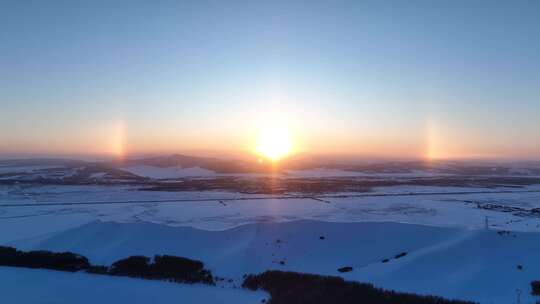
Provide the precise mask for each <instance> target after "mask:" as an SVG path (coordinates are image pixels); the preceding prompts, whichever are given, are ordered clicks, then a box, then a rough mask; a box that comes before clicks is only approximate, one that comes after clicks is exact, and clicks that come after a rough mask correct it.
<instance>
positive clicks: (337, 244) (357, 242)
mask: <svg viewBox="0 0 540 304" xmlns="http://www.w3.org/2000/svg"><path fill="white" fill-rule="evenodd" d="M538 190H540V187H538V186H530V187H525V188H519V189H515V188H504V187H502V188H501V187H499V188H490V189H485V188H478V189H475V188H459V187H420V186H415V187H410V186H399V187H381V188H377V189H375V190H374V192H373V193H365V194H362V193H357V194H356V195H358V196H345V197H325V196H316V197H309V196H305V197H278V196H264V195H246V194H239V193H224V192H208V191H207V192H159V191H138V190H135V189H134V188H132V187H129V186H42V187H34V186H26V185H16V186H9V187H8V186H0V245H11V246H15V247H17V248H20V249H24V250H31V249H47V250H54V251H65V250H69V251H73V252H77V253H80V254H83V255H85V256H87V257H89V258H90V260H91V261H92V262H93V263H95V264H106V265H108V264H110V263H112V262H114V261H116V260H118V259H121V258H125V257H127V256H129V255H135V254H142V255H147V256H151V255H154V254H172V255H178V256H185V257H189V258H193V259H197V260H201V261H203V262H204V263H205V265H206V267H208V268H209V269H210V270H211V271H212V272H213V273H214V274H215V275H217V276H222V277H226V278H231V279H233V283H232V284H230V285H227V286H224V287H225V288H224V289H225V290H232V291H231V292H237V290H236V289H232V286H233V285H236V286H239V285H240V284H241V281H242V276H243V275H244V274H245V273H258V272H262V271H265V270H268V269H281V270H291V271H302V272H310V273H317V274H329V275H340V276H342V277H344V278H346V279H348V280H357V281H362V282H372V283H374V284H375V285H376V286H379V287H383V288H388V289H396V290H400V291H408V292H415V293H423V294H433V295H438V296H443V297H447V298H458V299H466V300H474V301H478V302H480V303H513V302H514V301H515V299H516V290H517V289H519V290H521V291H522V294H521V297H522V303H533V298H532V296H531V295H530V285H529V283H530V281H532V280H539V279H540V262H538V261H537V260H538V259H537V253H538V252H539V250H540V233H539V232H540V218H539V217H536V216H522V215H519V214H515V213H512V212H500V211H490V210H484V209H479V208H477V207H476V203H494V204H499V205H501V206H507V207H519V208H524V209H532V208H538V207H540V193H539V192H534V191H538ZM507 191H512V192H507ZM465 192H481V193H469V194H467V193H465ZM373 195H380V196H373ZM234 199H241V200H234ZM92 202H93V203H99V204H87V203H92ZM50 204H58V205H50ZM2 205H4V206H2ZM486 216H487V217H488V227H489V229H485V220H486ZM502 231H508V232H505V233H498V232H502ZM320 236H324V240H321V239H320ZM401 252H407V255H406V256H404V257H402V258H399V259H395V258H393V257H395V256H396V255H397V254H399V253H401ZM386 258H388V259H390V261H389V262H388V263H382V260H383V259H386ZM280 262H283V265H282V264H281V263H280ZM518 265H522V267H523V269H522V270H519V269H518V267H517V266H518ZM343 266H351V267H353V268H354V270H353V271H352V272H350V273H345V274H341V273H339V272H337V269H338V268H339V267H343ZM13 273H16V274H19V273H20V274H21V276H20V280H19V281H18V282H19V285H20V286H30V287H32V288H34V290H35V292H36V294H40V292H41V293H43V292H47V290H46V288H45V287H41V286H38V285H39V284H38V283H37V282H40V281H47V283H48V282H49V281H48V278H50V282H51V284H53V285H50V286H52V287H50V289H51V290H54V289H55V288H60V287H58V286H61V285H62V284H61V282H64V280H67V279H64V278H72V279H71V280H70V281H73V282H74V283H72V284H73V285H69V286H70V287H71V288H72V290H73V292H71V291H70V292H67V293H66V294H65V295H63V294H62V295H59V293H56V295H57V296H58V297H59V298H58V301H56V300H55V301H56V302H55V301H53V300H51V302H53V303H64V302H65V303H70V302H71V303H73V302H80V301H77V300H76V299H77V295H84V296H86V295H87V294H88V293H91V292H92V291H91V290H94V289H93V288H96V289H97V288H99V287H96V286H101V285H99V284H102V283H101V282H104V283H105V284H106V285H107V284H109V283H110V282H111V281H112V280H120V281H115V282H120V283H110V284H119V286H125V287H118V289H119V290H123V291H122V292H124V291H125V290H131V287H130V286H139V285H137V284H140V286H141V287H140V288H139V287H136V288H135V287H134V289H138V290H144V288H148V290H150V291H148V292H149V293H150V294H151V293H152V292H158V291H157V289H156V290H154V289H152V288H154V286H162V285H160V284H165V285H166V286H169V285H170V284H168V283H164V282H147V281H144V280H137V282H140V283H133V284H136V285H131V284H132V283H131V282H132V281H135V280H131V279H122V278H102V277H99V278H95V277H96V276H91V275H85V274H75V275H74V276H70V275H73V274H62V273H57V272H52V271H44V270H39V271H38V270H24V269H12V268H3V267H0V281H1V282H0V284H3V282H5V281H9V282H11V281H10V280H11V278H12V277H14V274H13ZM66 276H67V277H66ZM73 278H75V279H73ZM24 280H27V281H26V283H25V281H24ZM125 280H128V281H125ZM54 282H58V283H54ZM77 282H79V283H77ZM122 282H129V283H122ZM94 283H95V284H94ZM5 284H8V283H5ZM9 284H15V283H9ZM54 284H58V285H54ZM77 284H79V285H77ZM122 284H124V285H122ZM145 284H150V285H145ZM143 285H144V286H150V287H142V286H143ZM165 285H163V286H165ZM0 286H4V285H0ZM5 286H12V285H5ZM45 286H48V285H47V284H45ZM77 286H79V287H77ZM85 286H87V287H85ZM176 286H177V285H175V287H155V288H165V289H167V290H169V289H168V288H173V289H174V288H184V286H183V285H180V287H176ZM84 288H89V289H84ZM190 288H191V286H187V287H185V290H186V291H185V292H186V297H187V298H189V296H188V295H189V294H191V293H190V292H191V291H189V289H190ZM197 288H198V287H197ZM205 288H206V287H205ZM8 289H10V288H6V290H8ZM15 290H17V289H15ZM18 290H19V293H20V288H19V289H18ZM171 290H172V289H171ZM174 290H175V291H174V293H176V292H177V291H176V289H174ZM178 290H180V289H178ZM182 290H183V289H182ZM163 292H164V294H167V292H169V291H163ZM170 292H171V293H173V291H170ZM182 292H183V291H178V294H182ZM242 292H243V291H242ZM14 293H15V291H13V292H12V291H11V290H10V292H8V293H6V294H5V295H3V296H4V298H1V297H2V295H0V302H14V301H10V299H13V298H9V296H10V295H12V296H13V297H14V296H15V295H14ZM158 293H159V292H158ZM199 293H201V292H200V291H193V294H199ZM209 293H211V292H209ZM248 294H249V293H248ZM48 295H51V297H52V296H54V295H55V293H54V292H52V291H51V292H49V293H48ZM128 296H129V292H128V291H126V292H125V297H128ZM205 296H207V295H205ZM208 296H210V295H208ZM44 297H45V298H46V297H47V294H45V296H44ZM103 297H105V296H103ZM119 297H122V296H121V295H119ZM216 297H220V296H216ZM223 297H226V295H224V296H223ZM247 297H249V296H247ZM254 297H255V298H256V299H257V300H256V301H255V302H253V303H257V302H258V301H260V298H261V295H260V294H258V295H256V296H254ZM140 298H141V299H145V298H144V296H140ZM166 298H167V297H166V296H164V297H163V299H166ZM173 298H175V297H173ZM1 299H6V300H5V301H1ZM25 299H26V300H25ZM32 299H34V300H35V298H31V295H26V294H25V295H24V298H21V301H17V303H39V302H35V301H32ZM94 299H95V301H94V303H97V302H100V303H101V302H103V301H101V300H100V299H101V298H94ZM114 299H120V300H118V301H116V302H112V303H119V302H129V301H128V299H131V298H114ZM122 299H126V301H123V300H122ZM246 299H247V298H246ZM82 300H85V299H82ZM82 300H81V301H82ZM24 301H26V302H24ZM133 301H137V300H136V299H135V300H133ZM164 301H165V300H164ZM147 302H148V301H147ZM103 303H107V302H103ZM158 303H160V302H159V301H158ZM188 303H189V302H188ZM200 303H214V302H212V300H211V299H209V300H208V302H200ZM239 303H240V302H239Z"/></svg>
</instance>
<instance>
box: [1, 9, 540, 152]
mask: <svg viewBox="0 0 540 304" xmlns="http://www.w3.org/2000/svg"><path fill="white" fill-rule="evenodd" d="M539 117H540V2H539V1H479V0H471V1H459V0H457V1H428V0H426V1H420V0H418V1H359V0H357V1H318V0H310V1H279V0H278V1H234V0H231V1H205V0H199V1H136V0H133V1H55V0H51V1H25V0H22V1H9V0H6V1H0V154H20V155H27V154H43V155H45V154H46V155H63V154H85V155H89V154H103V155H113V156H115V155H116V156H122V155H131V154H138V153H139V154H141V153H186V152H187V153H190V152H192V153H197V151H199V152H201V153H202V151H214V152H219V151H223V153H226V152H227V153H229V152H235V151H238V152H246V151H247V152H250V151H255V150H256V146H257V141H258V137H259V136H260V134H261V132H263V131H261V130H268V129H270V130H272V129H275V128H279V129H280V130H286V132H287V134H288V135H287V136H288V137H289V138H290V141H291V145H292V147H293V148H294V149H293V150H294V153H308V154H319V155H349V156H359V157H397V158H409V157H410V158H426V157H427V158H505V159H507V158H511V159H514V158H515V159H539V158H540V119H539ZM280 132H281V131H280Z"/></svg>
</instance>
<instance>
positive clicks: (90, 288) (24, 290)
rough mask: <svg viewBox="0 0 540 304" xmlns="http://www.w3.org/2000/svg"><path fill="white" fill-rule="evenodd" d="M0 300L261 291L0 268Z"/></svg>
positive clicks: (233, 295)
mask: <svg viewBox="0 0 540 304" xmlns="http://www.w3.org/2000/svg"><path fill="white" fill-rule="evenodd" d="M0 286H2V292H0V303H18V304H36V303H54V304H62V303H65V304H71V303H79V304H96V303H104V304H107V303H110V304H119V303H130V304H137V303H141V304H148V303H155V304H161V303H186V304H191V303H192V304H198V303H209V304H218V303H239V304H241V303H250V304H253V303H260V301H261V300H262V299H265V298H267V297H268V296H267V295H266V294H265V293H262V292H251V291H247V290H242V289H232V288H218V287H210V286H204V285H183V284H174V283H167V282H162V281H150V280H139V279H131V278H124V277H110V276H100V275H92V274H86V273H66V272H59V271H52V270H36V269H24V268H11V267H0Z"/></svg>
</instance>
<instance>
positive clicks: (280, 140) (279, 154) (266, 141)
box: [257, 126, 292, 161]
mask: <svg viewBox="0 0 540 304" xmlns="http://www.w3.org/2000/svg"><path fill="white" fill-rule="evenodd" d="M258 141H259V142H258V145H257V153H259V154H261V155H263V156H265V157H267V158H269V159H271V160H272V161H276V160H279V159H281V158H283V157H285V156H287V155H288V154H290V153H291V149H292V144H291V140H290V136H289V132H288V130H287V128H284V127H278V126H274V127H270V128H265V129H263V130H262V131H261V133H260V134H259V140H258Z"/></svg>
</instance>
